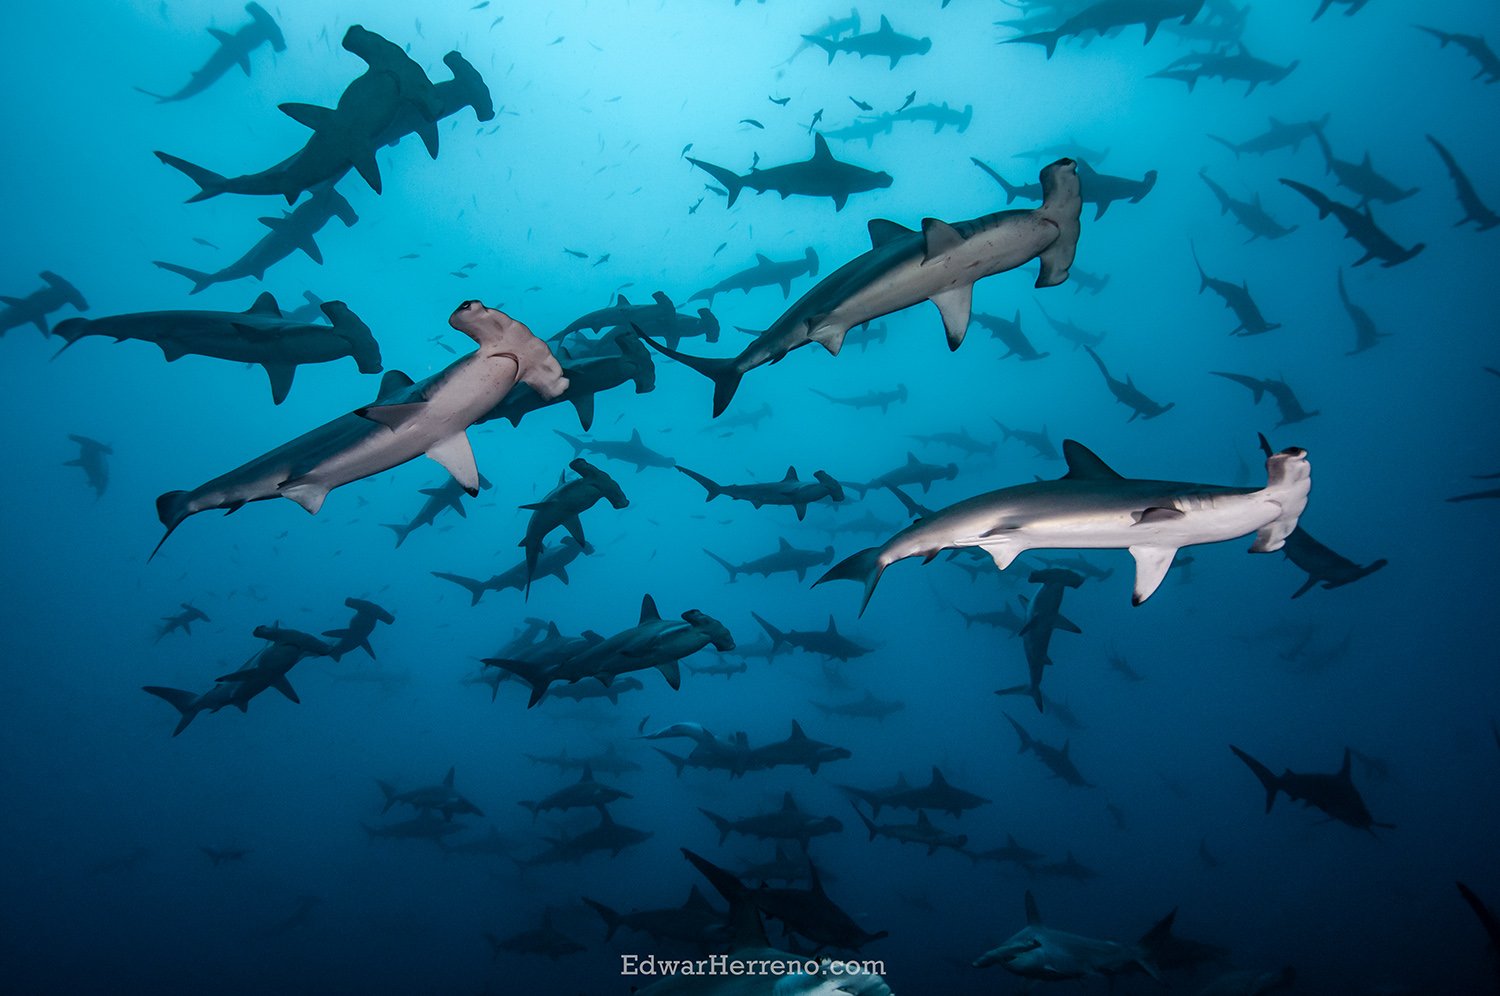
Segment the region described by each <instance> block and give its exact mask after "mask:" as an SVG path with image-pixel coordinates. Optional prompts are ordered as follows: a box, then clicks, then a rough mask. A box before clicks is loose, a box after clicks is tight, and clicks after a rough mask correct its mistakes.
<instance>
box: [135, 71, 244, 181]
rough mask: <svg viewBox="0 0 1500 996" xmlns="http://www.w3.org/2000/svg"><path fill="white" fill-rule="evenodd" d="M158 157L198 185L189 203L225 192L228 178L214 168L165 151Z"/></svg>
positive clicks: (157, 156)
mask: <svg viewBox="0 0 1500 996" xmlns="http://www.w3.org/2000/svg"><path fill="white" fill-rule="evenodd" d="M142 92H144V91H142ZM152 96H155V94H152ZM156 158H158V159H160V160H161V161H162V162H164V163H166V164H167V165H168V166H170V167H172V168H173V169H175V170H177V171H178V172H179V173H181V174H183V175H184V176H186V177H187V178H188V179H189V180H192V181H193V182H194V183H196V184H197V185H198V192H197V193H196V194H194V195H193V196H191V197H189V198H188V199H187V202H188V203H189V204H192V203H193V202H194V201H206V200H208V199H209V198H210V197H217V196H218V195H220V194H222V193H224V184H225V183H226V182H227V180H226V178H225V177H223V176H221V175H220V174H218V173H215V172H214V171H213V170H211V169H204V168H203V167H202V166H194V165H193V164H192V163H190V162H188V161H187V160H186V159H179V158H177V157H176V156H169V155H167V154H166V153H165V152H158V153H156Z"/></svg>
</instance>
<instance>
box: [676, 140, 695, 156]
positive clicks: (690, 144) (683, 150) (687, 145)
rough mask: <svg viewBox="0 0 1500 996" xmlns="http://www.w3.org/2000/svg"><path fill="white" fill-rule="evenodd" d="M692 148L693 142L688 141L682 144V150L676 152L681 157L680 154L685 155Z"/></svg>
mask: <svg viewBox="0 0 1500 996" xmlns="http://www.w3.org/2000/svg"><path fill="white" fill-rule="evenodd" d="M692 148H693V143H692V142H689V143H688V144H686V145H684V146H683V147H682V151H681V152H679V153H677V155H678V157H679V158H681V157H682V156H685V155H687V154H688V153H689V152H691V151H692Z"/></svg>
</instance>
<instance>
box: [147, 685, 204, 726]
mask: <svg viewBox="0 0 1500 996" xmlns="http://www.w3.org/2000/svg"><path fill="white" fill-rule="evenodd" d="M141 691H143V692H149V693H151V694H152V695H155V696H156V697H157V698H159V699H161V700H163V701H165V702H167V703H169V704H171V706H172V708H174V709H176V710H177V711H178V712H179V713H180V714H181V716H182V718H181V719H179V720H178V721H177V729H175V730H173V731H172V736H174V737H175V736H177V734H179V733H181V732H182V731H183V730H185V729H187V728H188V724H189V723H191V722H192V721H193V717H194V716H196V715H198V710H197V708H196V707H195V703H196V702H197V701H198V696H196V695H194V694H193V693H192V692H188V691H184V690H182V689H181V688H163V687H162V686H160V685H144V686H142V688H141Z"/></svg>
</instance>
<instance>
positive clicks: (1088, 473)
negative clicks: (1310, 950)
mask: <svg viewBox="0 0 1500 996" xmlns="http://www.w3.org/2000/svg"><path fill="white" fill-rule="evenodd" d="M1063 459H1064V460H1066V461H1067V463H1068V472H1067V473H1066V474H1064V475H1063V476H1062V479H1063V480H1065V481H1120V480H1124V478H1122V477H1121V476H1120V475H1119V474H1118V473H1117V472H1116V471H1115V470H1114V469H1113V468H1112V467H1110V465H1109V464H1107V463H1105V462H1104V461H1103V460H1100V459H1099V458H1098V457H1097V456H1095V455H1094V451H1093V450H1091V449H1089V448H1088V447H1087V446H1085V445H1083V444H1082V443H1080V442H1078V441H1076V440H1073V439H1064V440H1063Z"/></svg>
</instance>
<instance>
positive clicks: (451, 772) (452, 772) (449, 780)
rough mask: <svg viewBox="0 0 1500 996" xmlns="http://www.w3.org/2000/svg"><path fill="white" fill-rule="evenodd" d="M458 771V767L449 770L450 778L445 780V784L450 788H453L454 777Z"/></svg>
mask: <svg viewBox="0 0 1500 996" xmlns="http://www.w3.org/2000/svg"><path fill="white" fill-rule="evenodd" d="M457 770H458V768H457V766H454V767H451V768H449V769H448V776H447V777H446V778H444V779H443V784H444V785H446V786H448V787H449V788H452V787H453V775H454V773H455V772H456V771H457Z"/></svg>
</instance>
